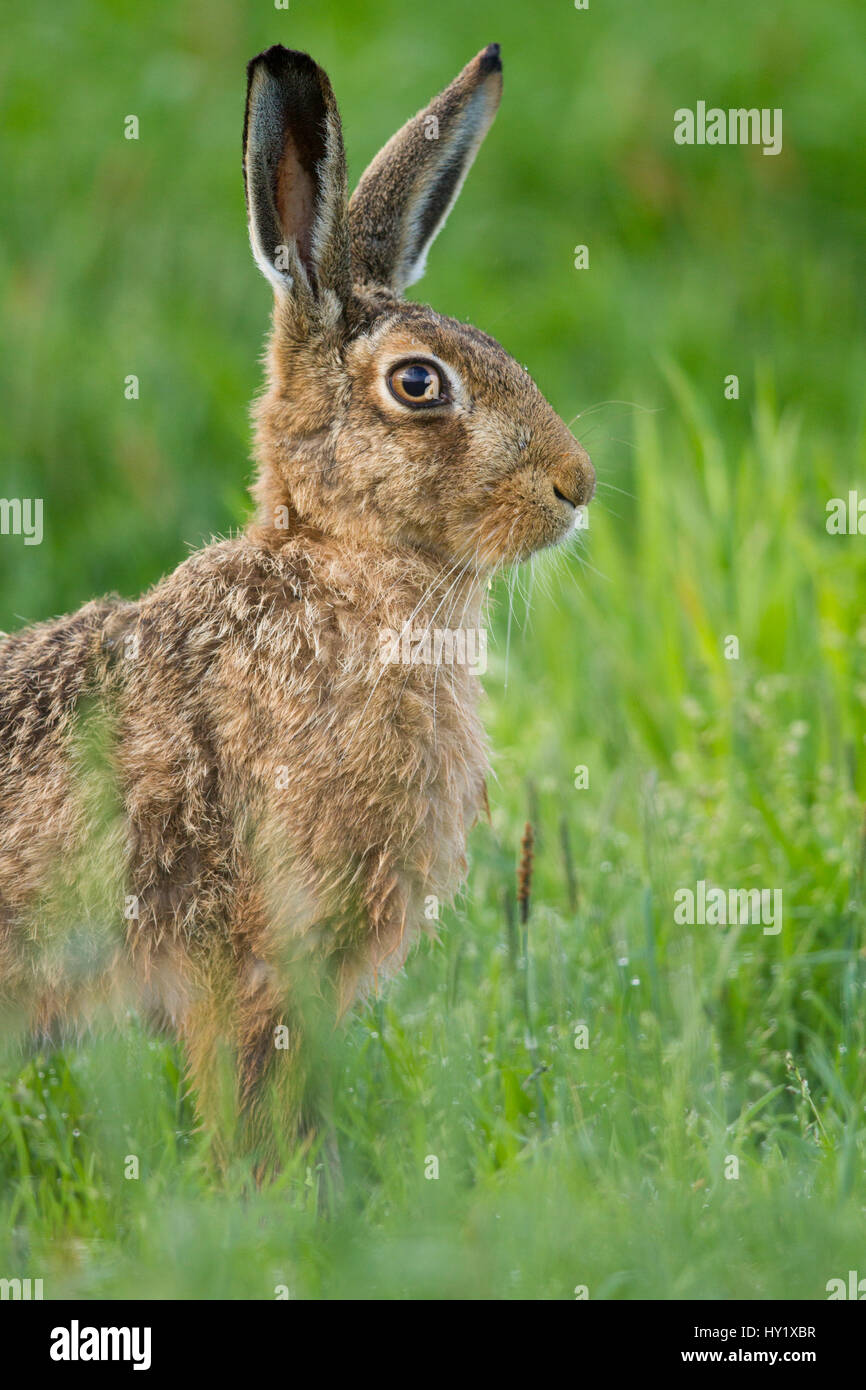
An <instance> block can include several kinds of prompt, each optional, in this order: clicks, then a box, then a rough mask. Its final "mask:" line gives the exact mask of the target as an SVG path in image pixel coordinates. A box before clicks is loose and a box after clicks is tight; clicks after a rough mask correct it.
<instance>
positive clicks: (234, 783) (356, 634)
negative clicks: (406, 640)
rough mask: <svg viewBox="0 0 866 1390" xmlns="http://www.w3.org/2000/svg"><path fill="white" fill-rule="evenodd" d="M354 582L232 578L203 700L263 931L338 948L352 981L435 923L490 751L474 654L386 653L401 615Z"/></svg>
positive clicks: (451, 884)
mask: <svg viewBox="0 0 866 1390" xmlns="http://www.w3.org/2000/svg"><path fill="white" fill-rule="evenodd" d="M346 587H347V586H346V585H345V584H344V585H343V587H342V588H341V589H339V590H335V589H334V587H333V586H327V585H325V584H324V583H322V582H317V576H316V575H315V574H314V573H310V571H309V569H308V571H307V573H306V574H305V575H304V576H303V580H302V581H301V580H298V579H297V577H295V578H294V579H293V581H292V582H291V583H289V584H286V583H285V582H284V583H282V584H281V585H279V586H277V587H276V588H275V587H274V586H273V584H265V583H263V582H262V583H259V584H257V585H256V586H255V588H252V587H251V586H247V587H246V588H245V589H240V590H239V589H237V588H235V589H234V591H233V592H232V594H231V597H230V601H229V607H230V608H231V609H232V610H233V613H232V617H231V621H229V620H228V619H227V618H226V617H225V616H221V615H220V613H219V611H213V610H211V611H210V612H209V613H208V614H207V615H204V614H203V615H202V639H201V640H202V646H203V648H206V649H209V650H211V651H212V652H213V653H215V658H214V662H213V665H212V667H211V669H210V670H209V671H208V673H207V675H206V677H205V678H204V679H203V680H202V681H201V682H199V683H198V689H197V691H196V692H195V696H194V698H195V699H196V700H204V702H205V703H206V706H207V717H206V721H204V722H206V724H207V726H208V727H209V728H210V729H211V730H212V738H213V740H214V751H215V753H216V754H217V757H218V760H219V763H220V772H219V780H220V791H221V800H222V803H223V805H224V809H225V815H226V817H227V820H228V821H229V823H230V824H232V825H233V826H235V827H238V831H237V836H238V843H237V845H236V851H237V853H238V855H239V860H240V862H241V863H243V864H244V866H245V869H244V873H245V875H246V876H247V877H248V878H249V879H250V881H251V882H252V883H253V884H254V894H253V897H254V899H255V901H256V903H257V911H258V913H259V915H260V917H261V922H262V932H263V933H265V935H267V936H268V937H269V938H270V945H271V947H272V948H273V944H274V942H278V943H281V944H282V945H283V946H284V945H285V943H287V942H288V943H290V944H291V946H292V949H297V948H299V947H300V946H301V945H302V944H303V945H305V946H310V947H315V949H316V950H317V952H324V953H325V954H328V955H331V954H334V955H338V956H339V957H340V961H341V971H342V973H343V976H344V978H345V981H346V986H347V989H348V990H350V992H351V991H352V990H356V988H363V987H364V986H365V984H368V983H369V982H370V981H372V980H374V979H375V978H376V977H377V976H379V975H380V974H389V973H391V972H393V971H394V970H396V969H399V967H400V966H401V965H402V964H403V961H404V960H405V957H406V954H407V952H408V950H409V948H410V946H411V944H412V943H413V941H414V940H415V939H417V937H418V935H419V933H420V932H421V931H422V930H425V929H426V930H428V931H431V932H432V931H435V928H436V922H437V919H438V916H439V909H440V906H444V905H445V904H446V903H447V902H448V900H450V898H451V897H452V896H453V894H454V892H455V890H456V889H457V887H458V886H459V884H460V882H461V880H462V878H463V875H464V873H465V869H466V858H465V848H466V835H467V833H468V830H469V829H470V827H471V826H472V824H473V823H474V821H475V820H476V819H477V818H478V816H479V814H480V813H481V812H482V811H483V810H484V808H485V805H486V796H485V775H486V770H487V750H486V743H485V737H484V733H483V729H482V725H481V722H480V718H479V714H478V700H479V695H480V685H479V682H478V679H477V676H476V675H475V674H474V672H473V671H472V669H471V668H470V667H469V666H468V664H467V663H465V662H460V661H456V660H451V661H448V660H440V661H438V662H437V661H429V660H421V661H417V660H416V661H412V660H409V661H408V662H404V661H402V660H399V659H398V660H394V659H392V658H393V653H390V655H389V653H388V652H387V650H386V643H385V641H384V639H383V634H387V632H389V631H393V630H394V628H395V627H396V626H397V620H398V617H399V615H395V613H394V611H393V609H388V608H384V609H383V608H382V606H381V603H380V604H379V607H378V610H377V602H376V600H377V594H376V593H375V592H370V591H369V589H366V590H363V591H360V592H353V593H348V594H347V593H346V592H345V589H346ZM410 597H412V600H413V602H415V601H416V600H415V599H414V595H411V596H410ZM410 597H406V598H404V600H403V602H402V604H401V609H403V610H405V611H406V613H407V614H408V613H411V611H412V610H411V608H410V607H407V605H408V604H409V602H410ZM217 629H218V632H217ZM208 633H209V635H207V634H208ZM453 650H454V649H453V648H449V652H450V653H451V654H452V655H453ZM350 982H351V984H350Z"/></svg>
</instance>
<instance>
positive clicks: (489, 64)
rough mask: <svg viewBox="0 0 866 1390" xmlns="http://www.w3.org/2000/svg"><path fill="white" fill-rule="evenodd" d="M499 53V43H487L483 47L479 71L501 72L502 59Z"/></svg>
mask: <svg viewBox="0 0 866 1390" xmlns="http://www.w3.org/2000/svg"><path fill="white" fill-rule="evenodd" d="M499 55H500V48H499V44H498V43H489V44H488V45H487V47H486V48H485V50H484V52H483V53H482V54H481V62H480V64H479V67H480V68H481V71H482V72H483V73H485V74H486V73H488V72H501V71H502V59H501V57H500V56H499Z"/></svg>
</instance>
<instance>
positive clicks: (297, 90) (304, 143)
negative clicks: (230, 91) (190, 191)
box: [244, 44, 352, 303]
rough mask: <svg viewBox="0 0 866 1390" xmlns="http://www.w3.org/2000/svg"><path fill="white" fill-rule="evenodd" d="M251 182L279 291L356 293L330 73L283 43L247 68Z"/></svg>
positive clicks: (256, 232)
mask: <svg viewBox="0 0 866 1390" xmlns="http://www.w3.org/2000/svg"><path fill="white" fill-rule="evenodd" d="M244 186H245V189H246V197H247V215H248V217H249V225H250V242H251V244H252V248H253V255H254V256H255V258H256V260H257V262H258V264H259V268H260V269H261V270H262V271H263V272H264V274H265V275H266V276H267V277H268V279H269V280H270V281H271V283H272V284H273V285H274V286H275V287H276V289H277V290H279V291H282V292H287V291H288V292H292V293H293V294H294V295H296V296H300V297H302V298H310V297H315V298H320V297H321V295H322V293H323V292H324V291H327V290H331V291H333V292H334V293H335V294H336V295H337V297H338V299H339V300H340V301H341V303H345V302H346V299H347V298H348V296H349V294H350V292H351V282H352V272H351V253H350V249H349V245H350V243H349V223H348V192H347V185H346V155H345V151H344V149H343V132H342V128H341V125H340V113H339V111H338V109H337V103H336V101H335V99H334V93H333V91H332V90H331V84H330V82H329V81H328V78H327V75H326V74H325V73H324V72H323V71H322V69H321V68H320V67H318V65H317V64H316V63H314V62H313V60H312V58H310V57H309V56H308V55H307V54H306V53H296V52H294V50H292V49H289V48H283V47H282V45H281V44H276V45H275V46H274V47H273V48H269V49H267V51H266V52H264V53H260V54H259V55H258V57H257V58H253V60H252V62H251V63H250V64H249V65H248V67H247V108H246V117H245V120H244Z"/></svg>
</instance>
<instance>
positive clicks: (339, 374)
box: [244, 44, 595, 573]
mask: <svg viewBox="0 0 866 1390" xmlns="http://www.w3.org/2000/svg"><path fill="white" fill-rule="evenodd" d="M501 92H502V63H501V60H500V56H499V46H498V44H491V45H490V46H489V47H488V48H485V49H484V50H483V51H482V52H481V53H479V54H478V55H477V57H475V58H474V59H473V60H472V62H470V63H469V64H468V65H467V66H466V67H465V68H464V69H463V71H462V72H461V73H460V74H459V76H458V77H457V78H456V79H455V81H454V82H452V83H451V85H450V86H449V87H447V88H446V89H445V90H444V91H443V92H442V93H440V95H439V96H437V97H436V98H434V100H433V101H432V102H431V103H430V105H429V106H427V107H426V108H425V109H424V110H422V111H420V112H419V113H418V115H416V116H415V117H414V118H413V119H412V120H410V121H409V122H408V123H407V124H406V125H405V126H404V127H403V128H402V130H400V131H399V132H398V133H397V134H396V135H395V136H394V137H393V138H392V139H391V140H390V141H389V142H388V144H387V145H385V147H384V149H382V150H381V151H380V153H379V154H378V155H377V156H376V158H375V159H374V160H373V162H372V164H371V165H370V167H369V168H368V169H367V171H366V173H365V174H364V175H363V177H362V179H361V181H360V183H359V185H358V187H357V189H356V190H355V193H354V195H353V197H352V198H351V201H350V200H349V197H348V191H347V179H346V160H345V153H344V148H343V137H342V130H341V125H340V116H339V112H338V109H337V105H336V102H335V100H334V95H333V92H332V90H331V84H330V82H329V81H328V78H327V76H326V74H325V73H324V72H323V71H322V69H321V68H320V67H318V66H317V64H316V63H314V62H313V60H312V59H311V58H309V57H308V56H307V55H306V54H305V53H296V52H293V51H291V50H289V49H285V48H282V47H280V46H276V47H274V48H270V49H268V50H267V51H266V52H265V53H262V54H260V55H259V57H257V58H254V59H253V61H252V62H251V63H250V65H249V69H248V92H247V108H246V120H245V125H244V176H245V186H246V196H247V209H248V216H249V228H250V240H251V243H252V248H253V253H254V255H255V258H256V261H257V262H258V264H259V266H260V268H261V269H262V271H263V272H264V274H265V275H266V276H267V278H268V279H269V280H270V281H271V283H272V285H273V287H274V294H275V305H274V314H273V329H272V335H271V341H270V349H269V353H268V387H267V390H266V392H265V394H264V395H263V397H262V398H261V400H260V401H259V402H258V403H257V406H256V417H257V459H258V463H259V478H258V482H257V484H256V487H255V490H254V491H255V495H256V498H257V500H258V503H259V507H260V512H259V530H260V532H261V533H262V534H263V535H264V536H266V537H268V538H269V540H270V542H271V543H272V544H275V545H278V544H281V543H282V542H283V541H284V540H285V539H286V533H287V529H288V531H289V533H292V532H299V531H303V532H306V533H312V534H316V535H321V536H323V537H336V538H340V539H341V540H343V541H348V542H350V543H356V544H358V545H359V546H371V547H394V546H410V547H414V548H416V549H417V550H420V551H422V552H424V553H426V554H429V555H430V556H431V557H433V558H434V559H435V560H437V561H441V562H443V563H447V564H456V563H459V562H461V561H462V562H463V563H465V564H467V565H469V564H473V563H474V565H475V566H477V569H478V571H479V573H483V572H485V571H486V570H488V569H491V568H493V567H495V566H497V565H500V564H502V563H507V562H511V561H516V560H521V559H524V558H525V557H526V556H528V555H529V554H531V553H532V552H533V551H535V550H537V549H539V548H541V547H543V546H549V545H553V544H556V543H557V542H558V541H560V540H562V539H563V538H564V537H565V536H567V535H568V534H569V532H570V531H571V530H572V529H573V527H574V525H575V521H576V514H577V508H578V507H581V506H583V505H585V504H586V503H587V502H588V501H589V500H590V498H591V496H592V493H593V488H594V481H595V478H594V473H593V469H592V465H591V463H590V460H589V457H588V455H587V454H586V452H585V450H584V449H583V448H582V447H581V446H580V444H579V443H578V442H577V441H576V440H575V439H574V437H573V436H572V434H571V433H570V431H569V430H568V429H567V427H566V426H565V424H564V423H563V422H562V420H560V418H559V417H558V416H557V415H556V414H555V412H554V411H553V410H552V409H551V407H550V406H549V405H548V403H547V402H546V401H545V399H544V397H543V396H542V395H541V393H540V392H539V390H538V389H537V387H536V386H535V384H534V382H533V381H532V379H531V378H530V376H529V375H528V374H527V372H526V371H524V369H523V368H522V367H520V366H519V365H518V364H517V363H516V362H515V361H514V360H513V358H511V357H509V356H508V354H507V353H506V352H504V351H503V349H502V348H501V347H500V346H499V344H498V343H497V342H495V341H494V339H492V338H490V337H488V336H487V335H486V334H484V333H481V332H479V331H478V329H476V328H472V327H469V326H468V325H466V324H463V323H458V322H456V321H455V320H453V319H449V318H445V317H443V316H442V315H440V314H437V313H435V312H434V311H433V310H432V309H429V308H427V307H426V306H423V305H420V304H416V303H413V302H406V301H404V300H403V299H402V298H401V296H402V294H403V291H404V290H405V289H406V288H407V287H408V286H409V285H412V284H413V283H414V282H415V281H416V280H418V279H419V277H420V276H421V275H422V274H423V271H424V266H425V262H426V258H427V252H428V250H429V247H430V244H431V242H432V241H433V239H434V237H435V236H436V234H437V233H438V231H439V229H440V228H441V227H442V225H443V224H444V222H445V219H446V217H447V216H448V213H449V212H450V210H451V207H452V205H453V203H454V201H455V199H456V197H457V195H458V193H459V191H460V188H461V186H462V184H463V180H464V179H465V177H466V174H467V172H468V170H469V168H470V165H471V164H472V162H473V160H474V158H475V156H476V154H477V152H478V149H479V146H480V144H481V141H482V140H483V138H484V136H485V134H486V133H487V130H488V129H489V127H490V125H491V122H492V121H493V117H494V116H495V114H496V109H497V107H498V105H499V99H500V95H501Z"/></svg>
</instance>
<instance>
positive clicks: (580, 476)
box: [552, 440, 595, 507]
mask: <svg viewBox="0 0 866 1390" xmlns="http://www.w3.org/2000/svg"><path fill="white" fill-rule="evenodd" d="M552 481H553V492H554V496H555V497H556V498H557V499H558V501H560V502H568V503H569V504H570V505H571V506H572V507H585V506H586V504H587V502H589V501H590V500H591V498H592V495H593V493H594V492H595V469H594V468H593V466H592V460H591V459H590V457H589V454H588V453H587V452H586V450H585V449H584V447H583V445H582V444H578V443H577V441H576V440H575V445H574V449H573V451H572V453H571V454H570V455H569V457H568V458H565V459H561V460H560V461H559V462H558V463H557V465H556V467H555V468H554V470H553V479H552Z"/></svg>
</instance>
